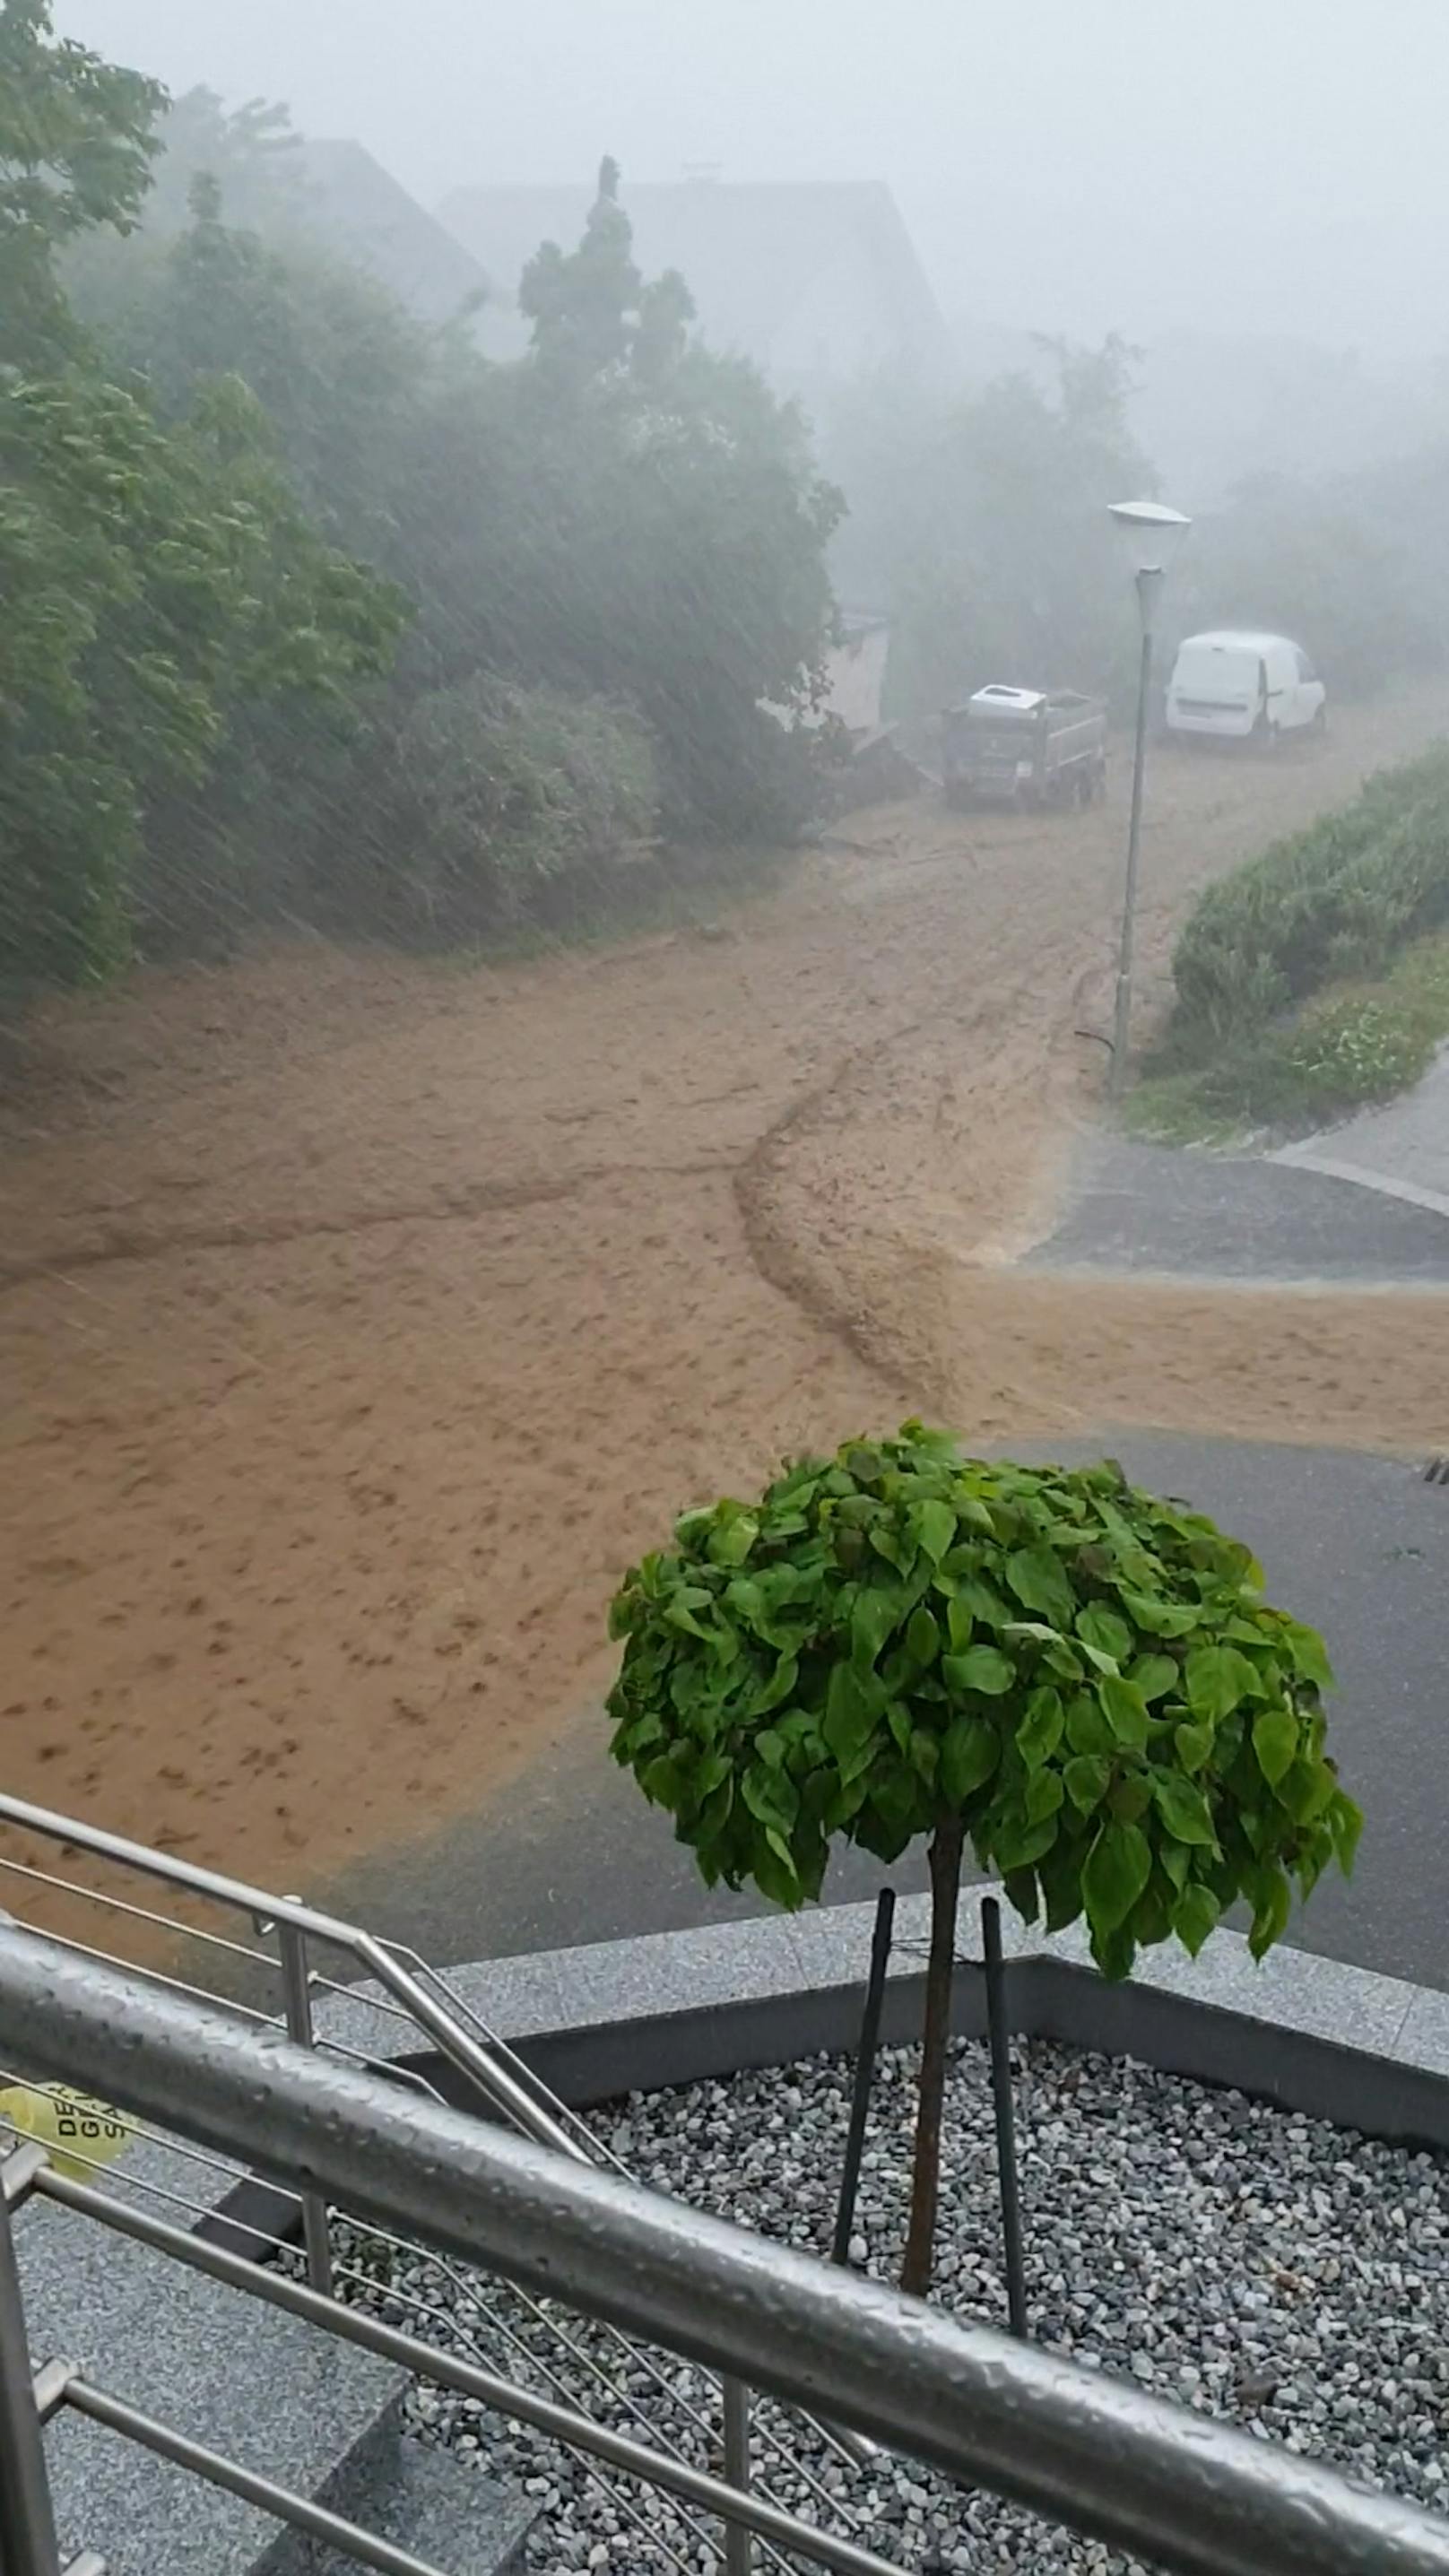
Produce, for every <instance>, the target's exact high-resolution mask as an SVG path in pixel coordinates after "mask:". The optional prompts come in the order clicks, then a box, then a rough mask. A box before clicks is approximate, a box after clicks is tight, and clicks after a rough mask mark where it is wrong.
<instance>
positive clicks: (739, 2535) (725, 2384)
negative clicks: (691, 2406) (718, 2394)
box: [720, 2379, 755, 2576]
mask: <svg viewBox="0 0 1449 2576" xmlns="http://www.w3.org/2000/svg"><path fill="white" fill-rule="evenodd" d="M720 2386H721V2388H722V2390H723V2392H724V2473H725V2479H726V2482H727V2484H728V2485H730V2486H732V2487H739V2488H740V2490H741V2491H742V2492H745V2493H747V2492H748V2489H749V2483H750V2392H749V2390H748V2389H747V2388H746V2386H745V2383H744V2381H743V2380H742V2379H723V2380H721V2382H720ZM754 2563H755V2543H754V2535H753V2533H751V2532H750V2531H748V2530H747V2529H746V2528H745V2525H744V2524H743V2523H742V2522H727V2523H726V2524H725V2566H726V2568H727V2569H728V2571H729V2576H750V2570H751V2568H752V2567H753V2566H754Z"/></svg>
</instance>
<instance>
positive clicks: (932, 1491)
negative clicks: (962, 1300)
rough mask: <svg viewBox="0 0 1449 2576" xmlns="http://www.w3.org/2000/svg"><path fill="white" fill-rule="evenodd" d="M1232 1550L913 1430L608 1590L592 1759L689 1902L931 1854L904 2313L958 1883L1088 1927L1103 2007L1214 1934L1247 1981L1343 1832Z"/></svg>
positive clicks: (1341, 1844) (945, 2026)
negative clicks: (1240, 1950) (688, 1880)
mask: <svg viewBox="0 0 1449 2576" xmlns="http://www.w3.org/2000/svg"><path fill="white" fill-rule="evenodd" d="M1262 1582H1263V1577H1262V1572H1261V1569H1260V1568H1259V1566H1258V1565H1257V1564H1256V1563H1255V1562H1254V1560H1253V1556H1252V1553H1251V1550H1250V1549H1248V1548H1246V1547H1244V1546H1242V1545H1240V1544H1239V1543H1238V1542H1237V1541H1236V1540H1234V1539H1231V1538H1228V1537H1225V1536H1224V1535H1223V1533H1222V1532H1221V1531H1220V1530H1218V1529H1217V1528H1216V1527H1215V1526H1214V1524H1213V1523H1212V1522H1211V1521H1210V1520H1207V1519H1205V1518H1204V1517H1203V1515H1202V1514H1201V1513H1199V1512H1194V1511H1192V1510H1190V1509H1188V1508H1187V1507H1186V1506H1185V1505H1183V1504H1181V1503H1177V1502H1166V1501H1160V1500H1157V1499H1156V1498H1154V1497H1153V1496H1152V1495H1149V1494H1145V1493H1140V1492H1138V1491H1137V1490H1135V1488H1133V1487H1131V1486H1129V1484H1128V1483H1127V1481H1126V1479H1125V1477H1124V1476H1123V1474H1122V1472H1121V1469H1120V1468H1118V1467H1116V1466H1115V1465H1113V1464H1111V1463H1110V1462H1109V1463H1105V1464H1103V1465H1100V1466H1095V1467H1086V1468H1075V1469H1067V1468H1061V1467H1022V1466H1013V1465H1009V1464H1003V1463H1000V1462H992V1461H988V1460H984V1459H980V1458H970V1457H966V1456H963V1455H962V1453H961V1451H960V1448H959V1446H958V1444H957V1443H956V1442H955V1440H954V1439H952V1438H951V1437H950V1436H949V1435H947V1434H946V1433H943V1432H937V1431H930V1430H927V1429H925V1428H924V1427H923V1426H922V1425H921V1424H920V1423H918V1422H909V1423H907V1424H906V1425H905V1427H904V1429H903V1430H902V1431H901V1432H900V1433H899V1435H898V1436H897V1437H896V1438H894V1439H887V1440H869V1439H861V1440H852V1441H847V1442H846V1444H845V1446H844V1447H843V1448H842V1449H840V1450H839V1451H838V1452H837V1454H836V1456H835V1457H834V1459H832V1460H828V1461H825V1460H815V1459H806V1460H802V1461H800V1462H799V1463H798V1464H796V1465H792V1466H789V1467H788V1468H787V1469H786V1471H785V1473H784V1474H783V1475H781V1476H780V1477H779V1478H778V1479H777V1480H776V1481H775V1482H774V1483H773V1484H771V1485H770V1486H769V1488H768V1489H767V1491H766V1492H765V1493H764V1494H763V1495H762V1496H761V1498H760V1500H759V1501H758V1502H757V1503H741V1502H734V1501H722V1502H718V1503H715V1504H713V1505H711V1506H710V1507H708V1508H706V1509H703V1510H698V1511H690V1512H686V1513H685V1514H684V1516H683V1518H682V1519H681V1520H680V1521H678V1522H677V1523H676V1525H675V1531H674V1541H673V1544H672V1546H670V1547H668V1548H665V1549H662V1550H660V1551H659V1552H658V1553H657V1554H654V1555H652V1556H647V1557H645V1559H644V1561H643V1563H642V1564H641V1565H639V1566H637V1567H636V1568H634V1570H633V1571H632V1572H631V1573H630V1574H629V1575H628V1576H627V1578H626V1580H625V1582H624V1584H623V1586H622V1588H621V1589H620V1591H619V1593H618V1595H617V1597H616V1599H615V1601H614V1604H613V1609H612V1612H611V1622H610V1625H611V1633H612V1634H613V1635H614V1636H615V1637H616V1638H619V1639H622V1641H623V1657H622V1662H621V1667H620V1671H619V1675H618V1679H617V1681H616V1683H615V1685H614V1688H613V1691H612V1692H611V1694H610V1698H609V1714H610V1717H611V1719H612V1721H613V1730H614V1732H613V1752H614V1756H615V1759H616V1760H617V1761H619V1762H621V1763H623V1764H625V1765H627V1766H628V1768H630V1769H631V1770H632V1771H633V1773H634V1775H635V1777H636V1778H637V1780H638V1782H639V1785H640V1787H641V1788H642V1789H643V1791H644V1793H645V1795H646V1797H648V1798H650V1799H652V1800H654V1801H655V1803H656V1804H658V1805H660V1806H663V1807H666V1808H667V1809H668V1810H669V1811H670V1813H671V1814H672V1815H673V1817H674V1819H675V1828H676V1832H677V1834H678V1837H679V1839H680V1840H681V1841H682V1842H685V1843H687V1844H688V1845H690V1847H691V1848H692V1850H693V1851H694V1854H695V1858H696V1860H697V1862H698V1865H699V1868H700V1871H701V1873H702V1875H703V1877H704V1878H705V1880H706V1882H707V1883H708V1884H710V1885H713V1884H714V1883H715V1882H716V1881H718V1880H723V1881H724V1882H725V1884H726V1885H727V1886H730V1887H735V1888H737V1887H740V1886H743V1885H744V1884H745V1882H746V1881H752V1882H753V1883H754V1885H755V1886H756V1887H758V1888H759V1889H760V1890H761V1892H762V1893H763V1894H764V1895H765V1896H767V1897H769V1898H770V1899H771V1900H772V1901H773V1902H775V1903H776V1904H779V1905H784V1906H799V1905H801V1904H803V1903H804V1902H805V1901H806V1900H807V1899H811V1898H815V1897H818V1896H819V1894H820V1889H821V1883H822V1881H823V1878H824V1875H825V1868H826V1863H827V1860H828V1858H829V1853H830V1847H831V1844H832V1842H834V1841H835V1840H836V1839H837V1838H839V1839H843V1840H845V1841H847V1842H852V1843H857V1844H860V1845H862V1846H863V1847H864V1848H865V1849H866V1850H867V1851H870V1852H873V1853H875V1854H877V1855H878V1857H879V1858H880V1859H882V1860H885V1861H892V1860H894V1859H896V1858H897V1857H898V1856H899V1854H900V1853H901V1852H903V1851H904V1850H905V1849H906V1847H907V1845H908V1844H910V1843H912V1842H914V1841H915V1840H917V1839H918V1838H920V1839H924V1841H925V1842H926V1846H927V1853H928V1859H929V1867H930V1882H931V1942H930V1961H929V1966H928V1971H927V1981H926V2003H925V2027H924V2033H923V2046H922V2057H921V2073H920V2088H919V2097H918V2106H917V2121H916V2141H915V2162H914V2170H913V2176H912V2188H911V2207H910V2219H909V2226H908V2233H907V2244H906V2256H905V2264H904V2268H903V2273H902V2280H903V2284H904V2286H905V2287H906V2288H907V2289H909V2290H914V2291H916V2292H919V2293H924V2292H925V2291H926V2289H927V2288H928V2286H929V2282H930V2274H931V2259H932V2249H933V2244H934V2237H935V2222H936V2202H937V2192H938V2176H939V2165H940V2139H941V2110H942V2100H943V2091H944V2083H945V2072H946V2051H947V2040H948V2035H949V2028H950V2004H951V1976H952V1967H953V1963H954V1956H955V1935H956V1914H957V1905H958V1899H959V1893H960V1885H961V1870H962V1863H963V1858H964V1854H965V1851H966V1849H967V1846H968V1845H969V1846H970V1848H971V1850H972V1851H973V1852H974V1854H975V1858H976V1860H977V1862H978V1864H979V1865H980V1867H981V1868H982V1869H983V1870H989V1871H991V1872H993V1873H995V1874H996V1875H998V1876H999V1877H1000V1879H1001V1881H1002V1884H1003V1886H1004V1888H1005V1892H1006V1895H1007V1897H1008V1898H1009V1900H1010V1901H1011V1903H1012V1904H1013V1905H1014V1906H1015V1908H1016V1910H1017V1912H1018V1913H1019V1914H1020V1915H1021V1916H1022V1917H1023V1918H1024V1919H1025V1920H1026V1921H1027V1922H1034V1921H1036V1920H1037V1918H1038V1917H1039V1916H1041V1917H1044V1919H1045V1922H1046V1924H1047V1926H1048V1928H1049V1929H1051V1930H1058V1929H1060V1928H1061V1927H1062V1926H1064V1925H1066V1924H1069V1923H1072V1922H1074V1921H1075V1920H1076V1919H1077V1918H1078V1917H1079V1916H1085V1919H1086V1924H1087V1929H1088V1934H1089V1938H1090V1942H1091V1949H1092V1956H1093V1958H1094V1959H1095V1961H1096V1963H1097V1966H1098V1967H1099V1968H1100V1970H1101V1971H1102V1973H1103V1975H1104V1976H1108V1977H1125V1976H1127V1975H1128V1974H1129V1973H1130V1971H1131V1968H1132V1964H1133V1961H1134V1959H1135V1957H1136V1954H1137V1952H1138V1950H1139V1949H1140V1948H1143V1947H1146V1946H1147V1945H1149V1944H1151V1943H1154V1942H1158V1941H1165V1940H1167V1939H1169V1938H1170V1937H1175V1938H1176V1939H1177V1940H1179V1941H1180V1942H1181V1943H1182V1944H1183V1945H1184V1947H1185V1948H1186V1949H1187V1950H1189V1951H1190V1952H1191V1953H1192V1955H1193V1956H1194V1957H1196V1955H1197V1953H1198V1951H1199V1950H1200V1949H1201V1948H1202V1945H1203V1943H1204V1942H1205V1941H1206V1940H1207V1939H1208V1938H1209V1936H1210V1935H1211V1933H1212V1932H1213V1930H1214V1928H1215V1927H1216V1925H1217V1924H1218V1923H1219V1921H1220V1920H1221V1918H1222V1916H1223V1915H1224V1914H1225V1913H1226V1911H1227V1910H1228V1908H1229V1907H1230V1906H1232V1905H1233V1904H1235V1903H1236V1902H1238V1901H1239V1900H1242V1901H1243V1902H1244V1903H1245V1904H1246V1905H1247V1906H1248V1908H1249V1909H1250V1910H1251V1928H1250V1933H1249V1939H1250V1941H1251V1945H1252V1949H1253V1952H1254V1955H1255V1956H1256V1957H1261V1956H1262V1955H1263V1953H1264V1952H1265V1951H1266V1950H1267V1949H1269V1948H1270V1946H1271V1945H1272V1943H1273V1942H1274V1941H1276V1940H1277V1939H1278V1937H1279V1935H1280V1934H1281V1933H1282V1932H1283V1930H1284V1928H1285V1926H1286V1924H1287V1922H1288V1918H1289V1913H1290V1909H1291V1906H1292V1901H1293V1893H1294V1890H1295V1888H1296V1890H1297V1892H1298V1894H1299V1895H1300V1896H1301V1897H1305V1898H1306V1897H1307V1896H1308V1895H1309V1894H1311V1892H1312V1889H1313V1887H1314V1885H1315V1884H1316V1882H1317V1880H1318V1878H1319V1876H1320V1874H1321V1873H1322V1871H1323V1870H1324V1868H1325V1867H1326V1866H1327V1864H1328V1863H1329V1862H1330V1861H1333V1860H1336V1861H1337V1862H1338V1864H1339V1865H1340V1867H1341V1868H1343V1869H1344V1870H1345V1871H1346V1870H1348V1869H1349V1868H1350V1867H1351V1865H1352V1861H1353V1855H1354V1849H1355V1846H1356V1844H1357V1841H1358V1835H1359V1830H1360V1827H1361V1824H1362V1818H1361V1816H1360V1814H1359V1811H1358V1808H1357V1807H1356V1806H1355V1805H1354V1802H1353V1800H1352V1799H1351V1798H1350V1797H1349V1796H1348V1795H1347V1793H1346V1792H1345V1791H1344V1790H1343V1789H1342V1788H1341V1787H1340V1786H1339V1782H1338V1776H1337V1772H1336V1769H1335V1766H1334V1764H1333V1762H1332V1760H1331V1759H1330V1758H1329V1756H1328V1754H1327V1753H1326V1751H1325V1749H1324V1737H1325V1727H1326V1721H1325V1718H1324V1714H1323V1710H1322V1707H1321V1705H1320V1693H1321V1691H1323V1690H1324V1689H1326V1688H1328V1687H1330V1686H1331V1684H1332V1674H1331V1672H1330V1670H1329V1666H1328V1660H1327V1657H1326V1655H1325V1653H1324V1648H1323V1643H1322V1640H1321V1639H1320V1638H1319V1637H1318V1636H1317V1635H1316V1634H1315V1632H1314V1631H1313V1630H1312V1629H1311V1628H1308V1627H1305V1626H1303V1625H1302V1623H1301V1622H1300V1621H1298V1620H1296V1619H1293V1618H1290V1617H1289V1616H1287V1614H1286V1613H1285V1612H1283V1611H1280V1610H1274V1609H1271V1608H1269V1607H1268V1605H1267V1604H1266V1603H1265V1602H1264V1600H1263V1597H1262Z"/></svg>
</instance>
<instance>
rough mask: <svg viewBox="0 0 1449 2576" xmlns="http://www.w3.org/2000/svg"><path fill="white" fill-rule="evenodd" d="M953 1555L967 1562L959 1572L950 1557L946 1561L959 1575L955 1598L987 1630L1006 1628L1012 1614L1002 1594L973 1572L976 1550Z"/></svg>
mask: <svg viewBox="0 0 1449 2576" xmlns="http://www.w3.org/2000/svg"><path fill="white" fill-rule="evenodd" d="M952 1554H953V1555H960V1556H964V1557H965V1558H966V1560H967V1562H966V1564H965V1566H964V1567H963V1568H962V1569H960V1570H959V1572H958V1571H957V1569H956V1568H955V1567H954V1566H952V1565H951V1558H950V1557H948V1558H947V1560H946V1563H947V1566H948V1567H949V1568H950V1570H951V1571H952V1572H955V1573H956V1574H957V1582H956V1596H955V1597H956V1599H957V1600H958V1601H959V1602H960V1604H961V1606H962V1608H963V1609H964V1610H969V1611H970V1613H971V1616H972V1618H973V1619H979V1620H980V1622H981V1624H982V1626H983V1627H985V1628H1004V1627H1005V1626H1006V1624H1007V1621H1008V1620H1009V1619H1010V1617H1011V1615H1012V1614H1011V1612H1010V1611H1009V1610H1008V1608H1007V1606H1006V1603H1005V1602H1004V1601H1003V1600H1002V1597H1001V1595H1000V1593H999V1592H996V1591H994V1590H993V1589H992V1586H991V1585H990V1584H989V1583H985V1582H983V1581H982V1579H981V1577H980V1575H979V1574H975V1573H973V1572H972V1571H971V1568H972V1567H973V1566H974V1565H975V1562H976V1552H975V1550H974V1549H953V1551H952Z"/></svg>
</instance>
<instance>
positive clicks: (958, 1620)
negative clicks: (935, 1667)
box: [946, 1592, 976, 1655]
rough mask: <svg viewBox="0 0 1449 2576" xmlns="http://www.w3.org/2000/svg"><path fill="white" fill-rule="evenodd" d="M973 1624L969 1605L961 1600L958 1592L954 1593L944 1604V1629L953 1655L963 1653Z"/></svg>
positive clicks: (969, 1640) (972, 1615) (974, 1622)
mask: <svg viewBox="0 0 1449 2576" xmlns="http://www.w3.org/2000/svg"><path fill="white" fill-rule="evenodd" d="M975 1625H976V1620H975V1616H974V1614H973V1612H972V1611H971V1609H970V1607H969V1605H968V1604H967V1603H966V1602H965V1601H963V1600H962V1598H961V1595H960V1593H959V1592H957V1593H954V1594H953V1595H952V1597H951V1599H950V1600H949V1601H948V1602H947V1604H946V1631H947V1634H948V1636H949V1637H950V1640H951V1652H952V1654H953V1655H964V1654H965V1652H966V1649H967V1647H968V1646H969V1645H970V1643H971V1632H972V1630H973V1629H974V1627H975Z"/></svg>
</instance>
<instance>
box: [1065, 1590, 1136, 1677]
mask: <svg viewBox="0 0 1449 2576" xmlns="http://www.w3.org/2000/svg"><path fill="white" fill-rule="evenodd" d="M1077 1635H1078V1636H1079V1637H1081V1638H1082V1639H1084V1640H1085V1642H1086V1644H1087V1645H1089V1646H1095V1647H1096V1648H1097V1650H1098V1652H1099V1653H1101V1654H1104V1655H1110V1656H1111V1658H1112V1660H1113V1662H1114V1663H1117V1664H1121V1663H1125V1661H1126V1659H1127V1657H1128V1656H1129V1655H1130V1654H1131V1652H1132V1631H1131V1629H1130V1628H1129V1627H1128V1625H1127V1622H1126V1620H1125V1619H1119V1618H1118V1616H1117V1613H1116V1611H1115V1610H1106V1609H1103V1608H1102V1606H1101V1605H1100V1603H1094V1604H1093V1606H1092V1607H1091V1608H1090V1609H1088V1610H1079V1611H1078V1612H1077Z"/></svg>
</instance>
